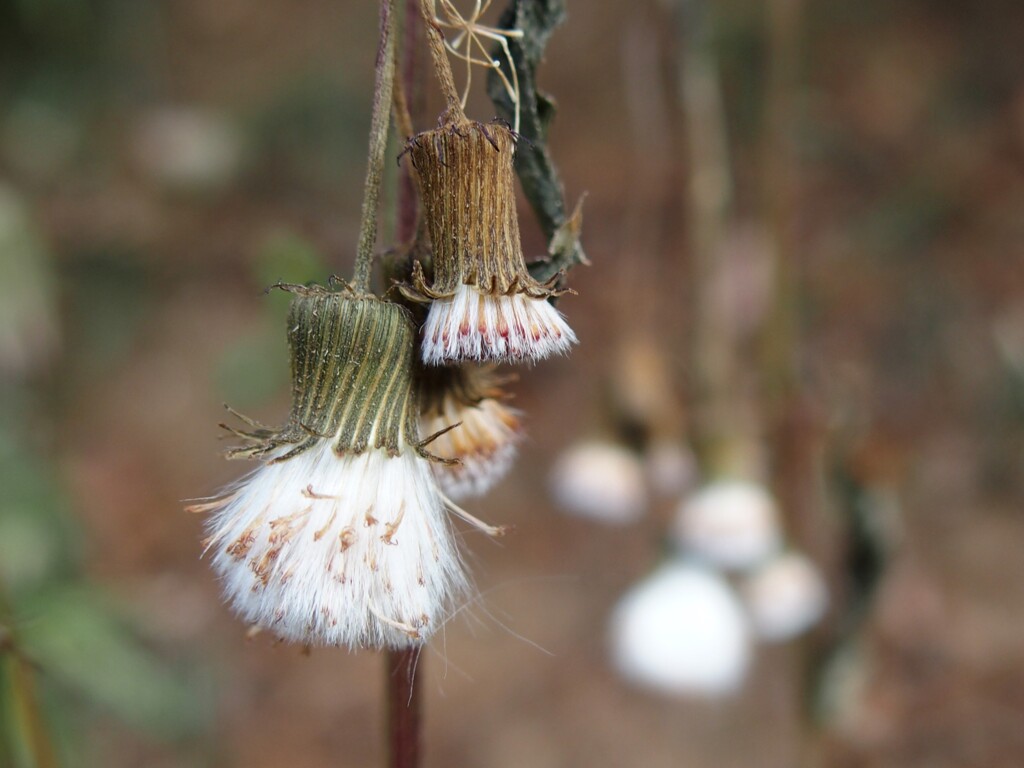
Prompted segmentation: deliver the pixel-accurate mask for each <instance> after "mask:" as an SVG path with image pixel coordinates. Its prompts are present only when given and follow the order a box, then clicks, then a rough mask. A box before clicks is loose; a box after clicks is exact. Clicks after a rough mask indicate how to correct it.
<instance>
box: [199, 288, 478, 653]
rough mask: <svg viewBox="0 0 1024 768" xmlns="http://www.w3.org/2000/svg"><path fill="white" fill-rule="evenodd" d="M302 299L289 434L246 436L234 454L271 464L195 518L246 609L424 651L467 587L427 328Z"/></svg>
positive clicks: (369, 302) (257, 431)
mask: <svg viewBox="0 0 1024 768" xmlns="http://www.w3.org/2000/svg"><path fill="white" fill-rule="evenodd" d="M291 290H293V291H295V292H296V296H295V298H294V300H293V302H292V307H291V313H290V317H289V333H288V336H289V344H290V346H291V370H292V407H291V415H290V417H289V419H288V422H287V424H285V426H284V427H282V428H281V429H278V430H273V429H268V428H265V427H261V426H259V425H256V424H254V423H252V422H249V423H250V424H251V425H252V429H251V430H248V431H243V430H232V431H233V432H234V433H235V434H236V435H238V436H239V437H242V438H244V439H245V440H246V441H247V442H248V445H246V446H244V447H242V448H238V449H236V450H235V451H233V452H232V453H231V454H229V455H233V456H236V457H252V458H259V459H262V460H263V461H264V463H263V465H262V466H260V467H259V468H257V469H256V470H255V471H254V472H252V473H251V474H249V475H248V476H247V477H245V478H243V479H242V480H240V481H239V482H238V483H236V484H235V485H234V486H232V487H231V488H229V489H227V491H226V492H225V493H224V494H223V495H222V496H221V497H220V498H218V499H216V500H214V501H212V502H209V503H206V504H202V505H197V507H195V509H197V510H200V511H209V512H212V515H211V517H210V519H209V522H208V528H209V532H210V536H209V539H208V542H207V551H209V552H210V553H211V555H212V564H213V568H214V570H216V571H217V573H218V574H219V575H220V577H221V579H222V581H223V585H224V591H225V594H226V596H227V598H228V599H229V600H230V602H231V604H232V606H233V607H234V609H235V611H236V612H237V613H238V614H239V615H240V616H241V617H242V618H243V619H244V620H246V621H248V622H250V623H252V624H254V625H257V626H260V627H262V628H266V629H268V630H270V631H272V632H274V633H275V634H277V635H278V636H280V637H282V638H284V639H287V640H292V641H296V642H302V643H306V644H317V645H345V646H349V647H351V648H357V647H365V646H371V647H380V646H387V647H403V646H409V645H415V644H419V643H422V642H424V641H425V640H426V639H427V638H428V637H429V636H430V635H431V634H432V633H433V632H434V631H435V630H436V629H437V628H438V626H439V625H440V624H441V623H442V621H443V619H444V617H445V615H446V612H447V610H448V604H449V602H450V600H451V599H452V598H453V597H454V596H455V595H457V594H458V593H459V592H460V591H462V590H463V589H464V587H465V585H466V579H465V576H464V572H463V567H462V564H461V562H460V560H459V555H458V552H457V550H456V547H455V543H454V541H453V537H452V534H451V531H450V525H449V521H448V518H447V514H446V509H445V507H446V505H448V504H449V502H447V501H446V499H445V498H444V496H443V495H442V494H441V492H440V491H439V490H438V488H437V486H436V484H435V482H434V478H433V475H432V473H431V469H430V465H429V462H428V461H427V459H426V451H425V449H424V448H423V447H422V445H421V443H420V440H419V435H418V418H417V417H418V409H417V403H416V397H415V390H414V385H413V349H414V343H415V331H414V328H413V326H412V324H411V322H410V321H409V319H408V317H407V314H406V312H405V311H404V310H403V309H402V308H401V307H399V306H398V305H396V304H391V303H387V302H382V301H379V300H376V299H373V298H367V297H355V296H348V295H342V294H339V293H331V292H328V291H326V290H323V289H315V288H314V289H298V288H292V289H291ZM449 508H452V507H449ZM492 532H493V530H492Z"/></svg>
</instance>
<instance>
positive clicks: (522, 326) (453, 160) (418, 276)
mask: <svg viewBox="0 0 1024 768" xmlns="http://www.w3.org/2000/svg"><path fill="white" fill-rule="evenodd" d="M515 141H516V140H515V135H514V134H513V133H512V131H511V130H509V129H508V128H507V127H505V126H503V125H500V124H491V125H482V124H480V123H474V122H470V121H468V120H461V121H457V122H454V123H446V124H444V125H442V126H441V127H440V128H437V129H436V130H433V131H428V132H426V133H422V134H419V135H418V136H415V137H413V138H412V139H410V141H409V146H408V151H409V153H410V154H411V156H412V160H413V164H414V165H415V167H416V169H417V170H418V172H419V176H420V179H421V186H422V196H423V210H424V215H425V218H426V222H427V229H428V231H429V233H430V239H431V243H432V246H433V253H434V258H433V280H432V282H431V283H430V284H429V285H428V284H427V281H426V279H425V277H424V275H423V271H422V269H421V268H419V267H418V266H417V268H416V269H414V273H413V279H412V285H411V286H406V287H405V288H404V289H403V292H404V293H405V295H406V296H407V297H409V298H411V299H413V300H418V301H431V302H432V303H431V305H430V311H429V313H428V315H427V321H426V324H425V325H424V328H423V346H422V355H423V360H424V362H426V363H429V364H433V365H437V364H444V363H451V362H457V361H460V360H475V361H483V360H495V361H507V362H515V361H521V360H539V359H541V358H544V357H548V356H549V355H552V354H555V353H564V352H567V351H568V349H569V347H570V346H571V345H572V344H573V343H575V341H576V335H575V334H574V333H573V332H572V329H571V328H570V327H569V326H568V324H567V323H566V322H565V320H564V319H563V317H562V315H561V314H560V313H559V312H558V310H556V309H555V308H554V307H553V306H552V305H551V303H550V302H548V301H547V299H548V298H549V297H551V296H553V295H557V294H558V291H556V290H555V289H554V288H553V285H554V280H557V277H556V278H554V279H553V280H552V281H551V282H549V283H548V284H541V283H538V282H537V281H536V280H534V279H533V278H532V277H531V276H530V273H529V272H528V271H527V269H526V262H525V260H524V259H523V252H522V245H521V243H520V239H519V222H518V219H517V217H516V203H515V190H514V186H513V168H512V160H513V155H514V152H515Z"/></svg>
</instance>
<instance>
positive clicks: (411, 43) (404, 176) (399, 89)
mask: <svg viewBox="0 0 1024 768" xmlns="http://www.w3.org/2000/svg"><path fill="white" fill-rule="evenodd" d="M404 22H405V25H404V26H403V28H402V45H401V49H402V66H401V70H400V74H401V76H400V77H398V78H397V79H396V81H395V122H396V123H397V125H398V130H399V133H400V134H405V135H404V138H409V137H411V136H412V135H413V132H414V131H415V126H416V122H415V118H414V115H415V116H419V115H421V114H422V112H423V88H422V77H421V72H422V69H421V67H420V63H421V62H420V55H419V54H420V45H419V43H420V40H421V38H422V34H421V31H422V29H423V21H422V16H421V15H420V4H419V0H405V16H404ZM418 207H419V192H418V190H417V187H416V179H415V178H414V177H413V174H412V172H411V171H410V167H409V163H408V162H406V163H404V164H403V165H402V169H401V171H400V172H399V177H398V229H397V232H396V233H395V234H396V238H395V239H396V240H398V241H399V242H401V243H405V242H408V241H410V240H412V238H413V236H414V235H415V234H416V223H417V217H418Z"/></svg>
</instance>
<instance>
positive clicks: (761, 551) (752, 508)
mask: <svg viewBox="0 0 1024 768" xmlns="http://www.w3.org/2000/svg"><path fill="white" fill-rule="evenodd" d="M672 533H673V536H674V537H675V539H676V542H677V544H678V545H679V546H680V547H681V548H682V549H683V550H684V551H687V552H690V553H692V554H694V555H695V556H697V557H699V558H700V559H702V560H704V561H706V562H708V563H709V564H711V565H714V566H717V567H720V568H726V569H733V570H746V569H749V568H752V567H754V566H756V565H758V564H759V563H761V562H763V561H764V560H765V559H766V558H768V557H769V556H771V555H772V554H774V553H775V552H777V551H778V549H779V547H780V546H781V545H782V532H781V529H780V525H779V514H778V510H777V508H776V505H775V501H774V499H773V498H772V496H771V494H770V493H769V492H768V491H767V490H766V489H765V488H764V487H763V486H761V485H759V484H757V483H750V482H746V481H741V480H719V481H715V482H713V483H710V484H708V485H705V486H704V487H702V488H700V489H699V490H698V491H697V492H696V493H695V494H693V495H692V496H690V497H689V498H688V499H685V500H684V501H683V503H682V504H681V505H680V506H679V510H678V513H677V515H676V520H675V525H674V527H673V531H672Z"/></svg>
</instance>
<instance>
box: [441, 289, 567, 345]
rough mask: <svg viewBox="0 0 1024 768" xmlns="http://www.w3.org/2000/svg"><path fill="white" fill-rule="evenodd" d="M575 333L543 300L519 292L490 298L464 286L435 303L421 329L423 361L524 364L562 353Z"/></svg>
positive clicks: (558, 313) (559, 314)
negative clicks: (521, 362) (450, 295)
mask: <svg viewBox="0 0 1024 768" xmlns="http://www.w3.org/2000/svg"><path fill="white" fill-rule="evenodd" d="M575 343H576V334H574V333H573V331H572V328H570V327H569V324H568V323H566V322H565V319H564V318H563V317H562V314H561V313H560V312H559V311H558V310H557V309H555V308H554V307H553V306H551V304H550V302H548V301H546V300H545V299H539V298H538V299H534V298H530V297H529V296H527V295H525V294H522V293H516V294H509V295H494V296H492V295H488V294H485V293H481V292H480V291H479V290H478V289H477V288H476V287H475V286H472V285H465V284H460V285H459V286H458V287H457V288H456V289H455V295H453V296H452V297H451V298H447V299H435V300H434V301H433V302H432V303H431V305H430V310H429V312H428V313H427V322H426V324H425V325H424V327H423V344H422V355H423V361H424V362H425V363H428V364H430V365H442V364H445V363H454V362H458V361H461V360H473V361H477V362H483V361H488V360H491V361H496V362H520V361H525V360H531V361H533V360H541V359H543V358H545V357H549V356H550V355H553V354H564V353H566V352H568V351H569V347H570V346H572V345H573V344H575Z"/></svg>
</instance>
